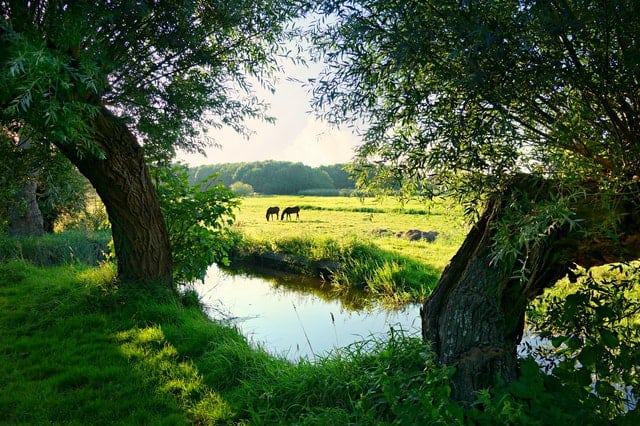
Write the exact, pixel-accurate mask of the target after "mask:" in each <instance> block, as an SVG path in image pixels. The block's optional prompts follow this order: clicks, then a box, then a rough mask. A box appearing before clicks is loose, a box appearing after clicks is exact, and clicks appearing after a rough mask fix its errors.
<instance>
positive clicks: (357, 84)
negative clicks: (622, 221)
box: [309, 0, 640, 199]
mask: <svg viewBox="0 0 640 426" xmlns="http://www.w3.org/2000/svg"><path fill="white" fill-rule="evenodd" d="M318 11H319V12H320V14H321V15H322V16H323V18H321V19H318V20H317V21H316V22H315V25H314V26H313V27H312V28H311V29H310V31H309V36H310V37H311V39H312V41H313V43H314V45H315V46H316V48H317V55H318V57H321V58H322V59H323V60H324V61H325V64H326V68H325V71H324V73H323V74H322V75H321V76H320V77H319V79H318V81H316V82H315V85H314V87H315V88H314V93H315V106H316V107H317V109H318V110H319V112H320V114H321V115H323V116H324V117H325V118H326V119H328V120H330V121H332V122H349V123H352V124H354V123H355V124H357V123H365V124H364V125H361V126H360V128H361V130H362V131H363V134H364V140H365V142H364V144H363V145H362V146H361V147H360V149H359V152H358V158H359V159H358V161H357V163H356V167H355V168H356V170H357V171H360V172H362V176H361V179H362V181H363V182H365V183H369V184H372V186H374V187H375V186H378V187H380V186H382V184H381V183H388V182H395V183H396V184H397V183H400V184H402V185H403V187H404V188H405V189H407V190H415V189H416V188H420V189H422V190H426V191H434V190H435V189H437V188H440V189H443V188H445V189H451V190H454V191H455V193H456V194H458V195H465V194H467V195H473V196H474V197H477V196H478V195H479V194H483V193H486V192H487V191H491V190H495V189H498V190H499V189H500V188H501V185H500V184H501V183H503V182H504V181H505V180H506V179H508V178H509V177H510V176H512V175H513V174H514V173H517V172H523V171H524V172H529V173H534V174H539V175H541V176H543V177H554V178H557V179H560V180H562V181H563V182H566V183H569V182H575V181H577V180H585V179H586V178H589V179H592V180H595V181H597V182H599V183H600V187H601V188H603V189H604V188H616V187H619V185H620V184H625V183H628V182H629V181H630V180H631V178H632V176H634V175H636V174H640V143H638V142H639V141H638V138H639V137H640V127H639V126H640V120H639V118H638V117H640V115H639V112H640V78H639V77H640V20H638V19H637V17H638V16H640V4H639V3H638V2H636V1H633V0H613V1H607V2H593V1H586V0H552V1H533V0H497V1H480V0H469V1H458V0H455V1H453V0H426V1H425V0H409V1H405V0H402V1H400V0H391V1H388V0H384V1H383V0H351V1H334V0H327V1H324V2H321V6H320V8H319V9H318ZM434 182H435V183H438V184H439V186H430V185H428V184H431V183H434ZM476 199H477V198H476Z"/></svg>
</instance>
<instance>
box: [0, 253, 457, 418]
mask: <svg viewBox="0 0 640 426" xmlns="http://www.w3.org/2000/svg"><path fill="white" fill-rule="evenodd" d="M113 274H114V271H113V268H112V267H110V266H109V265H105V266H103V267H101V268H88V267H84V266H78V265H76V266H59V267H51V268H40V267H35V266H31V265H28V264H26V263H24V262H20V261H11V262H8V263H4V264H1V265H0V377H2V381H0V387H1V388H0V423H2V424H45V423H54V424H61V423H64V424H171V425H176V424H238V423H241V424H242V423H244V424H293V423H298V424H328V423H332V422H333V423H335V424H349V423H353V424H355V423H360V424H374V423H375V424H387V423H388V424H391V423H393V422H400V423H402V424H408V423H407V422H409V423H415V422H436V423H440V424H455V423H460V422H462V412H461V411H460V409H459V408H458V407H456V406H455V405H453V404H451V403H450V402H449V401H448V387H447V380H446V377H447V374H448V372H447V371H446V370H442V369H440V368H437V367H435V365H434V364H433V362H432V360H431V358H430V357H429V356H428V355H427V354H425V352H424V348H423V347H422V345H421V344H420V342H419V340H417V339H415V338H409V337H406V336H402V335H395V336H392V337H391V338H390V339H389V340H388V341H384V342H382V341H368V342H362V343H361V344H358V345H356V346H352V347H350V348H347V349H345V350H344V351H343V352H342V353H340V354H339V356H337V357H334V358H332V359H325V360H320V361H319V362H317V363H314V364H311V363H309V362H302V363H300V364H291V363H289V362H287V361H285V360H283V359H279V358H274V357H272V356H270V355H268V354H266V353H265V352H263V351H261V350H259V349H255V348H251V347H250V346H249V345H248V344H247V342H246V340H245V339H244V338H243V337H242V336H241V335H240V334H238V332H237V331H236V330H235V329H233V328H229V327H226V326H222V325H220V324H217V323H214V322H211V321H210V320H209V319H208V318H207V317H206V315H205V314H204V313H203V311H202V309H201V308H200V306H199V305H198V303H197V298H196V297H194V295H193V294H189V293H187V294H185V295H182V296H176V295H174V294H172V293H170V292H165V291H163V290H157V289H156V290H152V289H149V288H144V289H141V288H136V287H135V286H132V285H129V284H124V283H118V282H117V281H115V280H114V279H113Z"/></svg>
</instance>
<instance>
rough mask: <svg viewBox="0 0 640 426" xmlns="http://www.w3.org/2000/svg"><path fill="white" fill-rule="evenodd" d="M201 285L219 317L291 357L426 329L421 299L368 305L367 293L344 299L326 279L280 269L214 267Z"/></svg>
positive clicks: (325, 352) (210, 311)
mask: <svg viewBox="0 0 640 426" xmlns="http://www.w3.org/2000/svg"><path fill="white" fill-rule="evenodd" d="M195 290H196V291H197V292H198V294H199V295H200V297H201V300H202V301H203V303H204V304H205V306H206V309H207V313H208V314H209V315H210V316H211V317H212V318H214V319H221V320H228V321H230V322H231V323H233V324H235V325H236V326H237V327H238V328H239V329H240V331H241V332H242V333H243V334H244V335H245V336H246V337H247V339H248V340H249V341H250V342H251V343H253V344H254V345H257V346H261V347H262V348H264V349H266V350H267V351H269V352H270V353H272V354H274V355H282V356H285V357H286V358H288V359H290V360H299V359H300V358H301V357H303V358H307V359H310V360H313V359H314V358H315V357H316V356H326V355H328V354H329V353H330V352H331V351H332V350H334V349H336V348H340V347H344V346H347V345H350V344H351V343H354V342H361V341H363V340H365V339H369V338H371V337H372V336H376V337H381V338H384V337H385V336H386V335H387V334H388V333H389V330H390V329H391V327H393V328H394V329H396V330H398V329H402V330H404V331H405V332H406V333H408V334H411V335H416V336H418V335H419V334H420V314H419V306H418V305H410V306H408V307H406V308H404V309H401V310H389V309H383V308H381V307H376V308H369V309H367V308H362V306H363V305H364V300H363V299H362V297H363V296H364V295H359V296H358V295H355V296H352V297H351V298H350V299H344V300H341V299H338V298H335V297H333V296H332V295H331V292H330V289H329V286H328V285H327V284H326V283H323V282H322V281H320V280H315V279H310V278H307V277H301V276H297V275H291V274H284V273H282V272H278V271H269V270H261V271H260V273H252V272H241V273H239V272H231V271H226V270H222V269H220V267H218V266H217V265H213V266H211V267H210V268H209V270H208V272H207V276H206V278H205V280H204V281H203V282H202V283H199V284H196V285H195Z"/></svg>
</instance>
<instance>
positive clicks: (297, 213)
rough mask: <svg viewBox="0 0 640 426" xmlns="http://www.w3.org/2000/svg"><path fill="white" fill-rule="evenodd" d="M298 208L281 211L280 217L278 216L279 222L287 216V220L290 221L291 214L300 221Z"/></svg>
mask: <svg viewBox="0 0 640 426" xmlns="http://www.w3.org/2000/svg"><path fill="white" fill-rule="evenodd" d="M299 212H300V207H298V206H295V207H287V208H286V209H284V210H282V216H280V220H284V216H285V215H286V216H287V219H289V220H291V215H292V214H293V213H295V214H296V218H297V219H300V214H299Z"/></svg>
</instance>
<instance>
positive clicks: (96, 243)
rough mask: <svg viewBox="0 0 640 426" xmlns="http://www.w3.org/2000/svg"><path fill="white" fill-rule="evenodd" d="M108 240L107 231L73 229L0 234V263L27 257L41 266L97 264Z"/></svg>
mask: <svg viewBox="0 0 640 426" xmlns="http://www.w3.org/2000/svg"><path fill="white" fill-rule="evenodd" d="M110 240H111V232H110V231H109V230H103V231H88V230H72V231H64V232H60V233H56V234H45V235H42V236H40V237H22V238H10V237H7V236H6V235H2V234H0V262H6V261H9V260H27V261H29V262H31V263H33V264H36V265H40V266H54V265H61V264H70V263H82V264H86V265H97V264H98V262H100V261H102V260H104V259H105V256H106V253H107V252H108V251H109V248H108V244H109V241H110Z"/></svg>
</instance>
